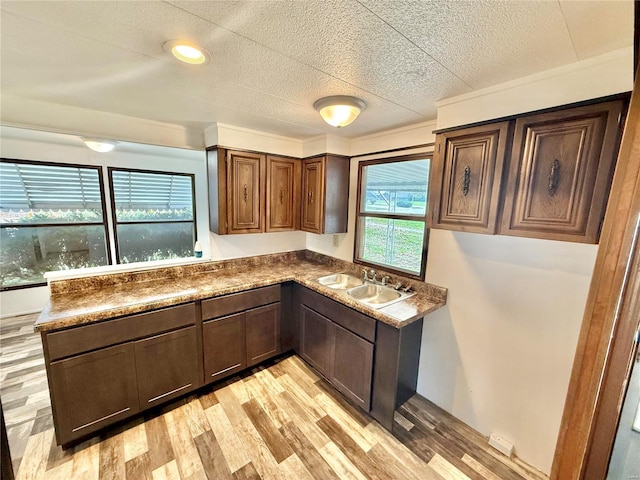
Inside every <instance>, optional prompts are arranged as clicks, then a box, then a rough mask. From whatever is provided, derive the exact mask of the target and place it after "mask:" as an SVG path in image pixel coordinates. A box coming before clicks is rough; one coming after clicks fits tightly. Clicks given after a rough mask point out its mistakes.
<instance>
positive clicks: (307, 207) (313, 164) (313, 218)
mask: <svg viewBox="0 0 640 480" xmlns="http://www.w3.org/2000/svg"><path fill="white" fill-rule="evenodd" d="M323 186H324V158H314V159H311V160H304V162H303V164H302V198H301V202H302V224H301V228H302V230H304V231H305V232H311V233H323V204H324V188H323ZM345 208H347V207H346V206H345Z"/></svg>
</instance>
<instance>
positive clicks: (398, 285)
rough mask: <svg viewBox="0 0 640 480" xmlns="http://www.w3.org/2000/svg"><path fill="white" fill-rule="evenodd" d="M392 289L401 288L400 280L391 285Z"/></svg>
mask: <svg viewBox="0 0 640 480" xmlns="http://www.w3.org/2000/svg"><path fill="white" fill-rule="evenodd" d="M393 288H394V289H396V290H400V289H401V288H402V282H398V283H396V284H395V285H394V286H393Z"/></svg>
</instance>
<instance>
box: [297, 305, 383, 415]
mask: <svg viewBox="0 0 640 480" xmlns="http://www.w3.org/2000/svg"><path fill="white" fill-rule="evenodd" d="M329 301H331V300H329ZM300 356H301V357H302V358H303V359H305V360H306V361H307V362H309V364H310V365H311V366H312V367H314V368H315V369H316V370H317V371H318V372H319V373H321V374H322V375H324V376H325V377H326V378H327V380H328V381H329V382H330V383H331V384H332V385H333V386H334V387H335V388H336V389H338V390H339V391H340V392H342V393H343V394H344V395H345V396H346V397H347V398H349V399H350V400H351V401H353V402H354V403H355V404H356V405H358V406H359V407H361V408H362V409H363V410H365V411H367V412H368V411H369V408H370V406H371V378H372V375H373V344H372V343H371V342H368V341H367V340H365V339H363V338H360V337H359V336H358V335H356V334H355V333H353V332H350V331H349V330H347V329H345V328H342V327H340V326H339V325H336V324H335V323H334V322H332V321H331V320H329V319H328V318H326V317H325V316H323V315H321V314H319V313H318V312H315V311H314V310H312V309H310V308H309V307H307V306H305V305H302V306H301V307H300Z"/></svg>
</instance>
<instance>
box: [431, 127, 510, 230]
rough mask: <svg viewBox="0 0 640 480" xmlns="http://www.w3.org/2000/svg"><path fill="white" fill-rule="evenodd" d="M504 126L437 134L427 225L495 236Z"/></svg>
mask: <svg viewBox="0 0 640 480" xmlns="http://www.w3.org/2000/svg"><path fill="white" fill-rule="evenodd" d="M508 133H509V122H501V123H495V124H490V125H484V126H481V127H473V128H465V129H461V130H457V131H453V132H445V133H441V134H438V136H437V140H436V147H435V153H434V157H433V170H432V176H431V178H432V180H431V186H430V188H431V194H430V200H429V203H430V210H431V215H430V219H431V225H430V226H431V227H432V228H444V229H447V230H460V231H467V232H477V233H491V234H493V233H495V232H496V226H497V222H496V220H497V216H498V208H499V199H500V184H501V178H502V171H503V164H504V159H505V152H506V142H507V136H508Z"/></svg>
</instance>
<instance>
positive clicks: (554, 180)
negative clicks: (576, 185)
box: [548, 159, 560, 197]
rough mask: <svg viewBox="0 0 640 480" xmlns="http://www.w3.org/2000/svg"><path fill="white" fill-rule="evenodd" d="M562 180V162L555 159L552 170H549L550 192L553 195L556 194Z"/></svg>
mask: <svg viewBox="0 0 640 480" xmlns="http://www.w3.org/2000/svg"><path fill="white" fill-rule="evenodd" d="M559 181H560V162H559V161H558V159H555V160H554V161H553V163H552V164H551V170H550V171H549V187H548V192H549V195H551V196H552V197H553V196H554V195H555V194H556V190H557V189H558V182H559Z"/></svg>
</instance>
